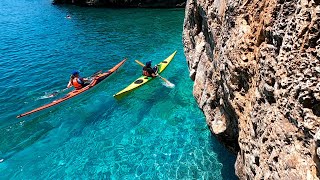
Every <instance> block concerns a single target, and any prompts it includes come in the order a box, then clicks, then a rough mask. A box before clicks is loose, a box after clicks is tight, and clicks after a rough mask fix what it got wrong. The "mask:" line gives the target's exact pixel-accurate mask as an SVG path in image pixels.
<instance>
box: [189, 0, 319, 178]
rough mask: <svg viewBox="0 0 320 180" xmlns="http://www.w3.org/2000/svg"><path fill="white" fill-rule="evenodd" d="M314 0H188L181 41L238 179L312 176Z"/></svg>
mask: <svg viewBox="0 0 320 180" xmlns="http://www.w3.org/2000/svg"><path fill="white" fill-rule="evenodd" d="M319 38H320V0H295V1H286V0H234V1H231V0H189V1H188V2H187V6H186V16H185V22H184V32H183V42H184V48H185V55H186V58H187V62H188V66H189V70H190V77H191V78H192V79H193V80H194V90H193V94H194V97H195V99H196V101H197V102H198V104H199V107H200V108H201V109H202V110H203V112H204V114H205V117H206V119H207V123H208V125H209V127H210V129H211V131H212V132H213V133H214V134H215V135H216V136H217V137H218V139H220V140H221V141H222V142H224V143H225V145H226V146H227V147H229V148H230V149H232V150H233V151H235V152H237V153H238V156H237V161H236V165H235V166H236V174H237V175H238V176H239V178H240V179H317V176H319V167H320V166H319V155H320V148H319V144H320V143H319V142H320V40H319Z"/></svg>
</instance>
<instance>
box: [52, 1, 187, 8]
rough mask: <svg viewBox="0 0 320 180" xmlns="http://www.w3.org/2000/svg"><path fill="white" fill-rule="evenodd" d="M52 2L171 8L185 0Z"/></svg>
mask: <svg viewBox="0 0 320 180" xmlns="http://www.w3.org/2000/svg"><path fill="white" fill-rule="evenodd" d="M52 3H53V4H74V5H79V6H95V7H142V8H150V7H151V8H173V7H184V6H185V4H186V0H53V1H52Z"/></svg>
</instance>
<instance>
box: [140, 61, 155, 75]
mask: <svg viewBox="0 0 320 180" xmlns="http://www.w3.org/2000/svg"><path fill="white" fill-rule="evenodd" d="M151 63H152V61H148V62H146V65H145V66H144V67H143V72H142V74H143V75H144V76H148V77H157V76H158V74H157V72H158V66H155V67H153V68H152V67H151Z"/></svg>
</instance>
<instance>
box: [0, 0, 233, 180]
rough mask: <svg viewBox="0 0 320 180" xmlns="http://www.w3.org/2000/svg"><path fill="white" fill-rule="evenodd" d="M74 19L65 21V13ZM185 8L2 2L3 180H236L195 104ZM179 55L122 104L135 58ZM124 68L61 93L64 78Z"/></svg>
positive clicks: (137, 71)
mask: <svg viewBox="0 0 320 180" xmlns="http://www.w3.org/2000/svg"><path fill="white" fill-rule="evenodd" d="M67 14H69V15H71V17H72V18H71V19H66V18H65V16H66V15H67ZM183 18H184V10H182V9H169V10H165V9H161V10H160V9H96V8H79V7H73V6H52V5H51V4H50V1H47V0H38V1H35V0H22V1H8V0H6V1H1V2H0V22H1V23H0V29H1V31H0V38H1V41H0V51H1V53H0V74H1V76H0V80H1V82H2V83H1V84H0V87H1V91H0V102H1V106H0V112H1V116H0V179H88V178H89V179H236V177H235V175H234V168H233V164H234V161H235V156H233V155H232V154H230V153H228V152H227V150H226V149H225V148H224V147H222V145H220V144H219V143H218V142H217V141H216V140H215V138H214V137H212V136H211V134H210V132H209V130H208V128H207V126H206V123H205V119H204V116H203V114H202V112H201V111H200V110H199V109H198V108H197V105H196V103H195V101H194V98H193V97H192V81H191V80H190V79H189V77H188V74H189V72H188V70H187V65H186V60H185V57H184V54H183V45H182V40H181V39H182V37H181V34H182V26H183V25H182V23H183ZM174 50H178V53H177V55H176V57H175V58H174V60H173V61H172V64H170V65H169V66H168V68H167V69H166V70H165V71H164V72H163V73H162V76H163V77H165V78H167V79H168V80H170V81H171V82H172V83H174V84H175V88H173V89H171V88H167V87H165V86H164V85H163V84H162V83H163V82H162V81H161V80H160V79H155V80H153V81H151V82H150V83H148V84H147V85H145V86H144V87H142V88H140V89H138V90H137V91H135V92H132V93H131V94H129V95H128V96H126V97H125V98H123V99H121V100H115V99H114V98H113V97H112V95H113V94H115V93H117V92H118V91H120V90H121V89H123V88H124V87H126V85H128V84H130V83H131V82H132V81H134V80H135V79H136V78H137V77H138V76H139V75H141V67H140V66H139V65H137V64H136V63H135V62H134V60H135V59H139V60H140V61H142V62H145V61H147V60H153V62H154V63H156V62H159V61H161V60H163V59H164V58H166V57H167V56H169V55H170V54H171V53H172V52H173V51H174ZM124 57H127V58H128V61H127V62H126V64H125V65H124V66H123V67H122V68H121V69H120V70H119V71H118V72H116V73H115V74H114V75H112V76H111V77H109V78H108V79H106V80H105V81H103V82H102V83H101V84H99V85H98V86H96V87H94V88H93V89H92V90H90V91H88V92H86V93H84V94H82V95H79V96H78V97H76V98H74V99H71V100H69V101H67V102H64V103H62V104H60V105H58V106H56V107H53V108H50V109H49V110H45V111H43V112H39V113H35V114H33V115H30V116H27V117H24V118H21V119H16V118H15V117H16V116H17V115H18V114H21V113H24V112H26V111H29V110H32V109H34V108H36V107H39V106H41V105H43V104H46V103H48V102H51V101H53V100H55V98H58V97H61V96H63V93H60V94H59V95H58V96H57V97H55V98H46V95H47V94H50V93H52V92H54V91H58V90H61V89H63V88H65V86H66V85H67V82H68V77H69V74H70V72H71V71H72V70H74V69H78V70H80V71H81V74H82V76H89V75H90V74H92V73H94V72H96V71H97V70H108V69H109V68H111V67H112V66H114V65H115V64H117V63H118V62H119V61H121V60H122V59H123V58H124Z"/></svg>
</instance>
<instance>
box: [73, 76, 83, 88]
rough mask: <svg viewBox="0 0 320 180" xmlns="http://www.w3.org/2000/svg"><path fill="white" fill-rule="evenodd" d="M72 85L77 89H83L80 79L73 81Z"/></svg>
mask: <svg viewBox="0 0 320 180" xmlns="http://www.w3.org/2000/svg"><path fill="white" fill-rule="evenodd" d="M72 85H73V87H74V88H76V89H81V88H82V87H83V86H82V83H81V80H80V79H79V78H77V77H75V78H73V79H72Z"/></svg>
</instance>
